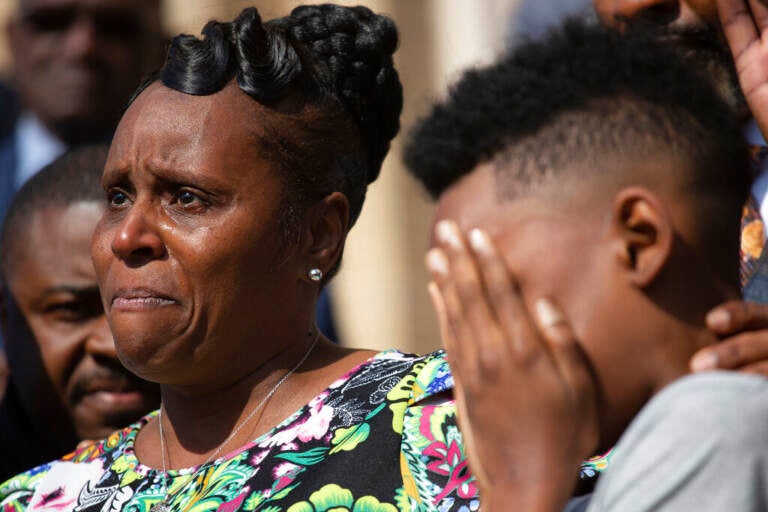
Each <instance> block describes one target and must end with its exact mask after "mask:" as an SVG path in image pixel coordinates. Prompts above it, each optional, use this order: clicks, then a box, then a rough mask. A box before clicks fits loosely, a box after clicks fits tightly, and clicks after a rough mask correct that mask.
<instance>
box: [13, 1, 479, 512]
mask: <svg viewBox="0 0 768 512" xmlns="http://www.w3.org/2000/svg"><path fill="white" fill-rule="evenodd" d="M203 34H204V37H203V38H202V39H197V38H195V37H192V36H179V37H177V38H176V39H175V40H174V42H173V44H172V45H171V48H170V50H169V55H168V60H167V62H166V64H165V66H164V67H163V68H162V69H161V70H160V72H159V73H158V74H157V75H156V76H155V77H153V78H152V79H150V80H149V81H148V82H147V83H146V84H145V85H144V86H143V87H142V88H141V89H140V90H139V92H138V93H137V95H136V96H135V98H134V100H133V102H132V104H131V105H130V107H129V108H128V110H127V111H126V113H125V115H124V117H123V119H122V120H121V123H120V125H119V127H118V130H117V133H116V135H115V139H114V142H113V146H112V148H111V150H110V155H109V159H108V162H107V165H106V168H105V174H104V179H103V185H104V188H105V190H106V193H107V198H108V201H107V212H106V213H105V215H104V217H103V218H102V220H101V223H100V224H99V226H98V227H97V229H96V233H95V234H94V238H93V247H92V251H93V259H94V263H95V267H96V272H97V275H98V279H99V284H100V287H101V290H102V295H103V298H104V304H105V310H106V312H107V316H108V318H109V321H110V326H111V328H112V330H113V333H114V336H115V342H116V347H117V350H118V353H119V355H120V358H121V360H122V361H123V363H124V364H125V365H126V367H128V368H129V369H131V370H132V371H133V372H135V373H136V374H137V375H139V376H141V377H143V378H145V379H148V380H150V381H154V382H157V383H159V384H160V386H161V389H162V406H161V408H160V410H159V411H158V412H156V413H153V414H150V415H149V416H147V417H145V418H144V419H142V420H141V421H140V422H138V423H137V424H135V425H131V426H129V427H127V428H126V429H124V430H122V431H120V432H117V433H115V434H113V435H112V436H111V437H109V438H108V439H107V440H105V441H102V442H99V443H95V444H93V445H91V446H88V447H85V448H83V449H80V450H78V451H77V452H75V453H73V454H72V455H70V456H69V457H67V458H65V460H62V461H56V462H53V463H50V464H47V465H44V466H42V467H40V468H37V469H35V470H32V471H30V472H28V473H25V474H23V475H20V476H18V477H16V478H14V479H11V480H10V481H9V482H6V484H4V485H3V486H2V487H1V488H0V500H2V501H0V504H1V505H3V506H4V507H7V508H6V509H4V510H7V509H10V510H24V509H26V510H46V509H53V508H55V509H56V510H154V511H161V510H196V511H197V510H200V511H203V510H269V511H273V512H276V511H278V510H290V511H291V512H299V511H320V510H329V509H333V510H356V511H393V510H415V509H419V510H421V509H433V508H435V507H437V508H440V509H441V510H458V509H461V508H462V507H468V508H470V507H471V508H476V507H477V500H476V499H475V493H476V491H475V487H474V486H473V484H472V482H471V477H470V475H469V474H467V472H466V464H465V460H464V457H463V455H462V452H461V440H460V437H459V435H458V430H457V428H456V425H455V416H454V410H453V407H452V404H451V403H450V402H448V401H447V398H446V397H445V395H446V393H447V392H448V391H449V390H450V381H449V378H448V373H447V367H446V365H445V362H444V360H443V358H442V356H440V355H439V354H436V355H432V356H427V357H423V358H420V357H415V356H410V355H405V354H401V353H398V352H394V351H390V352H384V353H380V354H374V353H371V352H368V351H352V350H346V349H342V348H339V347H337V346H335V345H333V344H331V343H329V342H327V341H326V340H325V339H323V338H322V336H321V335H320V334H319V333H318V332H317V330H316V328H315V327H314V321H313V311H314V306H315V301H316V299H317V296H318V294H319V291H320V289H321V287H322V286H323V285H324V284H325V283H327V281H328V279H329V278H330V277H331V276H332V275H333V273H334V272H335V270H336V269H337V268H338V265H339V259H340V257H341V253H342V250H343V246H344V240H345V237H346V234H347V231H348V229H349V227H350V226H351V225H352V224H353V223H354V221H355V219H356V218H357V216H358V214H359V212H360V208H361V206H362V202H363V199H364V196H365V190H366V187H367V185H368V183H370V182H371V181H373V180H374V179H375V178H376V177H377V175H378V173H379V170H380V167H381V163H382V160H383V159H384V156H385V155H386V153H387V151H388V149H389V144H390V140H391V139H392V138H393V137H394V136H395V134H396V133H397V131H398V128H399V122H398V117H399V113H400V110H401V105H402V93H401V86H400V83H399V80H398V77H397V73H396V71H395V70H394V68H393V66H392V53H393V52H394V50H395V48H396V46H397V32H396V29H395V27H394V25H393V23H392V22H391V20H389V19H388V18H385V17H383V16H377V15H374V14H373V13H371V12H370V11H369V10H368V9H366V8H363V7H356V8H343V7H338V6H333V5H323V6H316V7H300V8H298V9H296V10H294V11H293V12H292V13H291V15H290V16H287V17H285V18H281V19H276V20H272V21H270V22H268V23H264V24H262V22H261V19H260V18H259V15H258V13H257V11H256V10H255V9H246V10H245V11H243V12H242V13H241V14H240V16H239V17H238V18H237V19H235V20H234V21H233V22H231V23H218V22H211V23H209V24H208V25H207V26H206V27H205V29H204V30H203Z"/></svg>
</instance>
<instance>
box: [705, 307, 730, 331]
mask: <svg viewBox="0 0 768 512" xmlns="http://www.w3.org/2000/svg"><path fill="white" fill-rule="evenodd" d="M730 324H731V314H730V313H729V312H728V311H726V310H724V309H715V310H714V311H711V312H710V313H709V314H708V315H707V325H708V326H709V327H710V328H711V329H727V328H728V326H729V325H730Z"/></svg>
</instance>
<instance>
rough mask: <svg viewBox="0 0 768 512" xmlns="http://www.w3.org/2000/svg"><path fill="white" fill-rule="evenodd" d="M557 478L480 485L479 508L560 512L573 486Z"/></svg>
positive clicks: (493, 511) (485, 510)
mask: <svg viewBox="0 0 768 512" xmlns="http://www.w3.org/2000/svg"><path fill="white" fill-rule="evenodd" d="M572 487H573V486H572V485H565V484H564V483H563V482H560V481H558V479H557V478H554V477H553V478H547V479H545V480H541V481H537V482H534V483H531V482H529V483H526V484H521V483H496V484H494V485H492V486H487V487H486V486H483V487H481V489H480V503H481V505H482V507H481V508H482V510H483V512H508V511H509V510H525V511H526V512H561V511H562V510H563V509H564V508H565V505H566V504H567V503H568V499H569V498H570V496H571V494H572V492H573V489H572Z"/></svg>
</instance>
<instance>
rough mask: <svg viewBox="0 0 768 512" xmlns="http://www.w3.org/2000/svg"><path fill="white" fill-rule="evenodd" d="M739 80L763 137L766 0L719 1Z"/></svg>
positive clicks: (767, 79) (767, 76) (767, 84)
mask: <svg viewBox="0 0 768 512" xmlns="http://www.w3.org/2000/svg"><path fill="white" fill-rule="evenodd" d="M717 10H718V13H719V16H720V23H721V24H722V27H723V33H724V34H725V38H726V39H727V40H728V46H730V48H731V54H732V55H733V61H734V64H735V65H736V71H737V72H738V74H739V83H740V84H741V90H742V91H743V92H744V97H745V98H746V100H747V104H748V105H749V108H750V110H751V111H752V116H753V117H754V118H755V121H757V125H758V126H759V127H760V131H761V132H762V133H763V137H766V135H768V5H766V2H765V1H764V0H717Z"/></svg>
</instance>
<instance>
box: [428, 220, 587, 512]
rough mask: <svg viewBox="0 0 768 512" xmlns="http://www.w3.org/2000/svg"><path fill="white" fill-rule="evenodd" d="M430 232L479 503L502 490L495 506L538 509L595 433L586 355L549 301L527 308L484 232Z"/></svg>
mask: <svg viewBox="0 0 768 512" xmlns="http://www.w3.org/2000/svg"><path fill="white" fill-rule="evenodd" d="M435 239H436V240H437V245H436V247H435V248H433V249H432V250H431V251H430V252H429V254H428V255H427V266H428V268H429V270H430V272H431V274H432V279H433V282H432V283H430V285H429V292H430V295H431V297H432V301H433V304H434V306H435V309H436V311H437V314H438V317H439V320H440V326H441V332H442V336H443V341H444V344H445V348H446V349H447V351H448V358H449V362H450V365H451V370H452V373H453V376H454V383H455V396H456V401H457V407H458V411H459V413H458V414H459V416H458V421H459V426H460V427H461V430H462V433H463V435H464V438H465V442H466V445H467V451H468V458H469V463H470V466H471V469H472V471H473V473H474V474H475V476H476V478H477V479H478V483H479V485H480V488H481V490H482V492H484V494H483V498H484V509H485V508H486V507H487V506H489V505H491V506H492V504H493V502H494V501H495V500H494V499H493V498H492V496H491V495H492V494H493V495H501V496H504V498H503V501H501V508H500V510H507V509H509V510H512V509H516V508H517V507H524V508H520V510H524V509H525V510H533V509H534V508H536V509H538V508H539V506H541V505H542V503H541V500H542V499H543V500H545V501H547V502H548V503H547V505H551V506H553V507H557V506H559V504H563V503H565V501H566V500H567V499H568V497H569V495H570V491H571V489H572V487H573V485H574V484H575V482H576V476H577V475H578V469H579V464H580V462H581V461H582V460H584V459H585V458H587V457H588V456H590V455H591V454H592V452H593V451H594V449H595V448H596V445H597V441H598V435H599V434H598V420H597V387H596V385H595V382H594V378H593V375H592V373H591V371H590V368H589V365H588V363H587V361H586V358H585V357H584V355H583V353H582V351H581V348H580V346H579V344H578V342H577V340H576V339H575V338H574V334H573V332H572V330H571V328H570V325H569V323H568V322H567V320H566V319H565V317H564V315H563V313H562V312H561V311H560V310H559V308H557V307H556V306H555V305H554V304H553V303H552V302H551V301H549V300H546V299H541V300H539V301H538V302H537V303H536V306H535V310H536V312H535V314H534V315H531V314H530V313H529V311H528V309H527V308H526V305H525V304H524V302H523V298H522V296H521V294H520V291H519V288H518V287H517V286H516V283H515V280H514V278H513V276H511V275H510V273H509V271H508V269H507V267H506V266H505V264H504V263H503V261H502V259H501V258H500V256H499V254H498V252H497V250H496V248H495V247H494V246H493V244H492V242H491V239H490V237H489V236H488V235H487V234H486V233H485V232H483V231H481V230H478V229H474V230H472V231H471V232H470V233H469V236H468V237H465V236H464V235H463V234H462V233H461V232H460V230H459V228H458V226H457V225H456V223H454V222H452V221H442V222H440V223H438V224H437V226H436V237H435ZM542 486H546V487H547V489H542ZM511 498H513V499H514V501H515V504H514V505H515V506H512V504H511V503H510V499H511ZM521 500H522V501H524V503H523V502H521ZM553 500H554V501H553ZM534 502H536V503H535V505H534ZM526 507H527V508H526ZM530 507H534V508H530ZM545 508H546V509H548V508H549V506H547V507H545ZM488 510H491V509H488ZM558 510H559V508H558Z"/></svg>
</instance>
